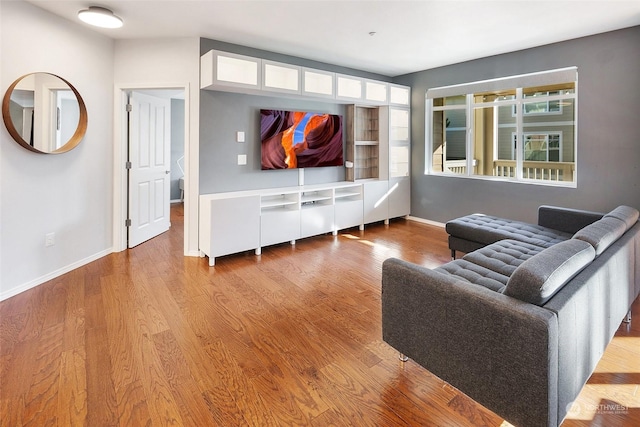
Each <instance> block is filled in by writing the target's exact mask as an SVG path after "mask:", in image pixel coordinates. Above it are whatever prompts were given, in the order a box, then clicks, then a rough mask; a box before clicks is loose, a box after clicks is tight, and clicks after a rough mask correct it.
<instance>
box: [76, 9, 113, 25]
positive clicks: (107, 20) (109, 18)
mask: <svg viewBox="0 0 640 427" xmlns="http://www.w3.org/2000/svg"><path fill="white" fill-rule="evenodd" d="M78 18H80V20H81V21H83V22H86V23H87V24H89V25H94V26H96V27H101V28H120V27H122V24H123V22H122V18H120V17H119V16H116V15H114V14H113V12H112V11H110V10H109V9H105V8H104V7H98V6H90V7H89V9H84V10H81V11H80V12H78Z"/></svg>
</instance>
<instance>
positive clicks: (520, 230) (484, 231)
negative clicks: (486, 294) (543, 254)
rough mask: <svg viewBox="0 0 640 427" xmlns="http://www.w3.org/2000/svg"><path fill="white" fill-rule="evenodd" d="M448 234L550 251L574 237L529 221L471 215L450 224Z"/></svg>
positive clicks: (488, 242) (479, 240)
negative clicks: (510, 242) (509, 240)
mask: <svg viewBox="0 0 640 427" xmlns="http://www.w3.org/2000/svg"><path fill="white" fill-rule="evenodd" d="M445 228H446V230H447V233H449V234H450V235H452V236H455V237H459V238H462V239H466V240H472V241H474V242H479V243H484V244H491V243H495V242H497V241H499V240H504V239H513V240H518V241H520V242H525V243H530V244H532V245H537V246H541V247H544V248H548V247H549V246H553V245H555V244H556V243H559V242H563V241H565V240H568V239H570V238H571V236H572V235H571V234H569V233H564V232H562V231H558V230H553V229H551V228H546V227H542V226H539V225H535V224H528V223H526V222H521V221H514V220H511V219H505V218H498V217H495V216H491V215H483V214H471V215H467V216H463V217H461V218H456V219H453V220H451V221H449V222H447V224H446V226H445Z"/></svg>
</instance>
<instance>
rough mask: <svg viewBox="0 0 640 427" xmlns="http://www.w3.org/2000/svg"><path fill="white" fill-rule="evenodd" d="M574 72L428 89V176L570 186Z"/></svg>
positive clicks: (572, 180) (572, 182)
mask: <svg viewBox="0 0 640 427" xmlns="http://www.w3.org/2000/svg"><path fill="white" fill-rule="evenodd" d="M576 99H577V71H576V69H575V68H568V69H561V70H553V71H549V72H543V73H534V74H527V75H520V76H514V77H507V78H502V79H494V80H485V81H480V82H474V83H467V84H462V85H456V86H447V87H442V88H434V89H429V90H428V91H427V117H428V118H429V119H428V120H427V123H426V126H427V132H426V135H427V141H426V143H427V144H428V149H427V150H426V153H427V154H426V157H427V159H426V165H427V168H426V171H425V172H426V173H430V174H443V175H454V176H467V177H474V178H483V179H494V180H511V181H527V182H532V183H538V184H553V185H566V186H575V185H576V181H575V177H576V173H575V170H576V163H575V153H576V148H577V141H576V116H575V115H576V109H575V106H576Z"/></svg>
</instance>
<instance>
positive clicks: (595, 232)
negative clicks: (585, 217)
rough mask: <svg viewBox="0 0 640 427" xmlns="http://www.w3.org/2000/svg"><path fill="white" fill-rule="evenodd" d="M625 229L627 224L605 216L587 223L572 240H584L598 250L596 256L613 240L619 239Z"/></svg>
mask: <svg viewBox="0 0 640 427" xmlns="http://www.w3.org/2000/svg"><path fill="white" fill-rule="evenodd" d="M625 231H627V226H626V224H625V223H624V222H623V221H622V220H619V219H617V218H615V217H603V218H602V219H599V220H598V221H596V222H594V223H592V224H589V225H587V226H586V227H584V228H583V229H582V230H580V231H578V232H577V233H576V234H574V235H573V239H572V240H576V239H578V240H583V241H585V242H587V243H589V244H590V245H591V246H593V248H594V249H595V250H596V256H598V255H600V254H601V253H602V252H604V251H605V249H607V248H608V247H609V246H611V244H612V243H613V242H615V241H616V240H618V239H619V238H620V236H622V235H623V234H624V233H625Z"/></svg>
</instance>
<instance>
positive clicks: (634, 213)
mask: <svg viewBox="0 0 640 427" xmlns="http://www.w3.org/2000/svg"><path fill="white" fill-rule="evenodd" d="M638 216H640V212H638V210H637V209H636V208H632V207H629V206H624V205H622V206H618V207H617V208H615V209H614V210H612V211H611V212H609V213H608V214H606V215H605V216H604V218H617V219H619V220H620V221H623V222H624V223H625V224H626V226H627V230H628V229H630V228H631V227H633V225H634V224H635V223H636V221H637V220H638Z"/></svg>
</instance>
